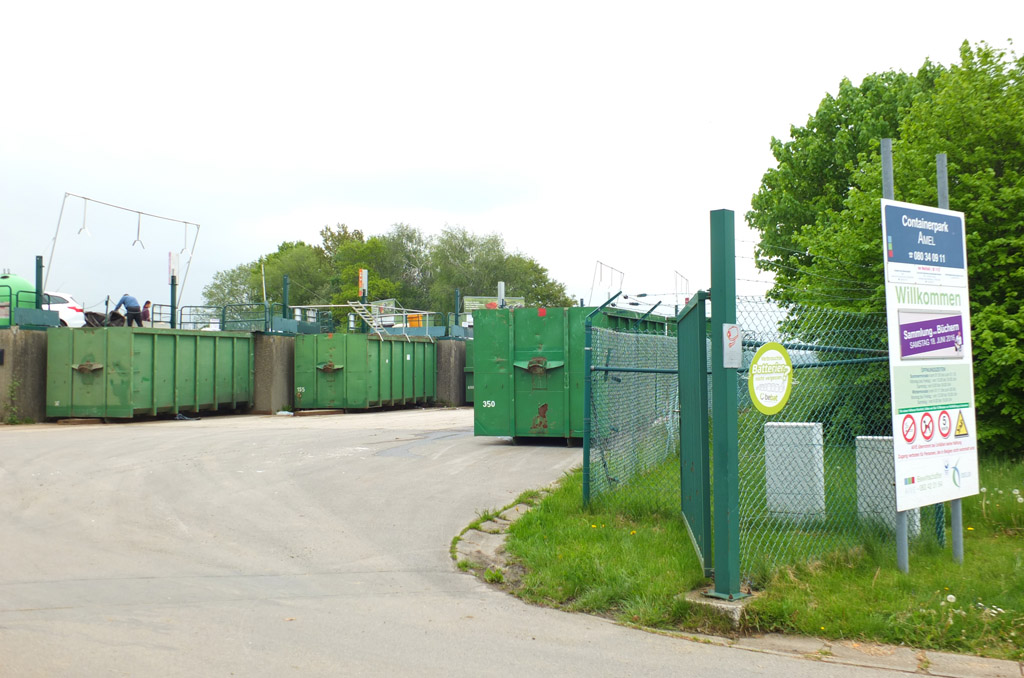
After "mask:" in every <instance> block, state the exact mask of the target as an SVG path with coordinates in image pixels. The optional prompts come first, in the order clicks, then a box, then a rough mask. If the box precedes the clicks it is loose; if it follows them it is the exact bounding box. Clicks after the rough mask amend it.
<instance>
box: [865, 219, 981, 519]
mask: <svg viewBox="0 0 1024 678" xmlns="http://www.w3.org/2000/svg"><path fill="white" fill-rule="evenodd" d="M965 230H966V229H965V221H964V215H963V212H952V211H950V210H943V209H939V208H937V207H926V206H923V205H913V204H910V203H904V202H896V201H894V200H882V238H883V241H884V243H885V251H884V253H883V257H884V261H885V306H886V318H887V321H888V323H887V324H888V332H889V376H890V380H891V383H892V428H893V448H894V450H893V452H894V462H895V470H896V476H895V478H896V509H897V510H898V511H907V510H909V509H913V508H917V507H920V506H928V505H930V504H937V503H939V502H944V501H949V500H952V499H960V498H963V497H969V496H971V495H975V494H977V493H978V446H977V437H976V436H977V430H976V427H975V419H974V367H973V363H972V359H971V317H970V300H969V297H968V286H967V244H966V239H965V237H964V233H965Z"/></svg>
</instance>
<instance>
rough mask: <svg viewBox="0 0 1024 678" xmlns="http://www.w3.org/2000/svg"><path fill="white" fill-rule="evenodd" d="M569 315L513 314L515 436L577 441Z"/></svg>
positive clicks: (559, 310) (540, 310) (545, 311)
mask: <svg viewBox="0 0 1024 678" xmlns="http://www.w3.org/2000/svg"><path fill="white" fill-rule="evenodd" d="M567 310H568V309H564V308H553V309H547V308H537V309H533V308H528V309H520V310H517V311H516V312H515V313H513V314H511V317H512V327H513V332H512V337H513V339H512V341H513V346H512V358H513V360H512V366H513V375H514V380H513V381H514V384H515V424H514V428H513V435H516V436H531V437H547V436H553V437H559V438H569V437H572V436H571V431H570V430H569V420H568V415H569V402H568V394H569V383H568V377H567V374H568V372H567V370H566V348H567V347H568V344H569V334H568V331H569V324H568V318H569V316H568V313H567Z"/></svg>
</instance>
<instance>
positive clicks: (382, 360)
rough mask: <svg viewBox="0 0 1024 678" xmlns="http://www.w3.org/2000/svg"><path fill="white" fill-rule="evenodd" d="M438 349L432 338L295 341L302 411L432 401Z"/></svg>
mask: <svg viewBox="0 0 1024 678" xmlns="http://www.w3.org/2000/svg"><path fill="white" fill-rule="evenodd" d="M436 395H437V347H436V346H435V345H434V343H433V342H432V341H430V339H429V338H428V337H412V338H406V337H391V336H385V337H383V338H381V337H378V336H377V335H373V334H354V333H353V334H347V333H341V334H338V333H336V334H306V335H298V336H296V337H295V408H296V409H300V410H301V409H368V408H371V407H381V406H385V405H410V404H414V403H428V402H432V401H433V400H434V398H435V396H436Z"/></svg>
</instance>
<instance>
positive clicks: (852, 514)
mask: <svg viewBox="0 0 1024 678" xmlns="http://www.w3.org/2000/svg"><path fill="white" fill-rule="evenodd" d="M736 319H737V323H738V324H739V326H740V327H741V328H742V329H743V353H744V355H743V368H742V369H741V370H739V374H738V376H739V379H738V389H739V393H738V405H739V407H738V409H739V412H738V433H739V484H740V492H739V497H740V567H741V571H742V574H743V576H744V577H746V578H748V579H754V580H755V581H756V580H758V579H759V578H761V577H764V576H765V575H767V573H768V572H770V571H771V570H772V569H774V568H776V567H778V566H779V565H783V564H785V563H789V562H801V561H803V562H805V561H807V560H809V559H814V558H817V557H820V556H822V555H824V554H826V553H828V552H830V551H834V550H836V549H841V548H850V547H853V546H857V545H860V544H863V543H864V542H865V540H866V539H868V538H870V537H871V535H881V536H882V537H883V538H887V535H889V534H890V532H891V529H892V527H893V526H894V525H895V520H896V506H895V492H894V490H893V483H894V478H893V466H892V438H891V436H892V423H891V415H890V406H889V400H890V395H889V365H888V351H887V347H886V324H885V315H884V314H882V313H845V312H839V311H834V310H831V309H825V308H816V307H810V306H791V307H788V308H786V309H782V308H780V307H779V306H777V305H775V304H774V303H772V302H770V301H767V300H765V299H763V298H738V299H737V300H736ZM780 345H781V347H782V348H783V349H784V351H779V350H778V348H779V346H780ZM786 355H788V362H789V364H790V365H791V369H790V370H788V375H789V376H790V377H791V383H790V384H789V385H788V386H787V385H786V384H785V378H784V377H774V378H769V377H766V376H765V375H771V374H776V375H779V374H782V375H785V374H787V370H785V369H784V368H781V367H780V366H781V365H783V364H784V362H783V361H784V360H785V358H784V357H782V356H786ZM752 364H755V365H756V366H754V367H753V368H752ZM786 395H788V400H786V399H785V396H786ZM780 402H781V404H780ZM776 405H778V407H777V411H775V409H776ZM910 524H911V533H912V534H913V533H914V532H915V530H917V531H919V530H920V524H921V523H920V517H919V516H912V517H911V521H910Z"/></svg>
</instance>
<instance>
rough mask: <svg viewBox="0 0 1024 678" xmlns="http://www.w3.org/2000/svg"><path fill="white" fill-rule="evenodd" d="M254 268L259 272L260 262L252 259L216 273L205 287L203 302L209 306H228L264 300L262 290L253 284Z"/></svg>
mask: <svg viewBox="0 0 1024 678" xmlns="http://www.w3.org/2000/svg"><path fill="white" fill-rule="evenodd" d="M253 269H255V270H256V271H257V272H258V271H259V264H257V263H256V262H254V261H250V262H249V263H248V264H239V265H238V266H235V267H234V268H229V269H227V270H226V271H217V272H216V273H214V274H213V280H212V281H210V283H209V284H208V285H206V286H205V287H204V288H203V303H204V304H206V305H207V306H227V305H229V304H249V303H255V302H260V301H263V294H262V291H260V289H259V288H254V287H253V286H252V275H253Z"/></svg>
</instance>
